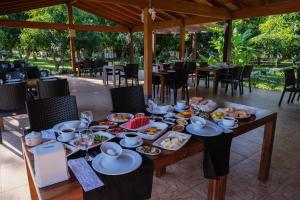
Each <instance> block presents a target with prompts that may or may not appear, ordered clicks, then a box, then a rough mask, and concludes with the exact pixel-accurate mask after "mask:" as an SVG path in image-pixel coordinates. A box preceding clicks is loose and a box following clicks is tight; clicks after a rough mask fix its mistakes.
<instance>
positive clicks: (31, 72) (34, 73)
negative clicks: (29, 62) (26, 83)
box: [26, 66, 40, 79]
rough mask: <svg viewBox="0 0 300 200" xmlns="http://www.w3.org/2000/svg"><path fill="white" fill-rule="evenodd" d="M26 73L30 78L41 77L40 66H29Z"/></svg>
mask: <svg viewBox="0 0 300 200" xmlns="http://www.w3.org/2000/svg"><path fill="white" fill-rule="evenodd" d="M26 75H27V78H28V79H35V78H40V71H39V68H38V67H36V66H34V67H27V68H26Z"/></svg>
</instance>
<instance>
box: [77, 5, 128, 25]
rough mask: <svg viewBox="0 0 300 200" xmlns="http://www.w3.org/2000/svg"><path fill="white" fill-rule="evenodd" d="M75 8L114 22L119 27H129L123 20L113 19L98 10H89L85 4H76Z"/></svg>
mask: <svg viewBox="0 0 300 200" xmlns="http://www.w3.org/2000/svg"><path fill="white" fill-rule="evenodd" d="M75 6H76V7H77V8H80V9H82V10H84V11H87V12H89V13H92V14H94V15H97V16H101V17H104V18H105V19H107V20H110V21H112V22H114V23H116V24H120V25H122V26H125V27H129V26H131V25H130V24H129V23H128V22H126V21H123V20H120V19H118V18H115V17H113V16H111V15H110V14H108V13H106V12H102V11H100V10H99V9H95V8H91V7H89V6H87V5H86V4H81V3H76V4H75Z"/></svg>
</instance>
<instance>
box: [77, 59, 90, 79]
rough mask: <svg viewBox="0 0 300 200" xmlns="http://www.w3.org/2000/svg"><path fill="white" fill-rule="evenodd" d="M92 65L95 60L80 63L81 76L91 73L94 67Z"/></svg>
mask: <svg viewBox="0 0 300 200" xmlns="http://www.w3.org/2000/svg"><path fill="white" fill-rule="evenodd" d="M92 65H93V61H91V60H84V61H82V62H81V64H80V65H79V76H81V75H82V74H84V75H91V71H92V68H93V67H92Z"/></svg>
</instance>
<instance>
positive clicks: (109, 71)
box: [103, 62, 121, 83]
mask: <svg viewBox="0 0 300 200" xmlns="http://www.w3.org/2000/svg"><path fill="white" fill-rule="evenodd" d="M104 65H108V62H105V63H104ZM113 74H114V73H113V70H112V69H106V82H107V83H108V77H109V76H113ZM115 74H116V76H120V74H121V70H120V69H116V71H115ZM103 81H104V80H103Z"/></svg>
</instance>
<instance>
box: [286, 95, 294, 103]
mask: <svg viewBox="0 0 300 200" xmlns="http://www.w3.org/2000/svg"><path fill="white" fill-rule="evenodd" d="M292 95H293V92H290V95H289V99H288V101H287V104H289V103H290V102H291V98H292Z"/></svg>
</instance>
